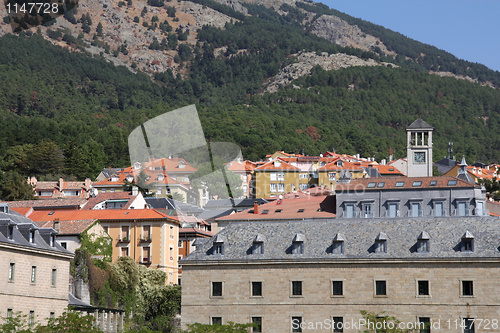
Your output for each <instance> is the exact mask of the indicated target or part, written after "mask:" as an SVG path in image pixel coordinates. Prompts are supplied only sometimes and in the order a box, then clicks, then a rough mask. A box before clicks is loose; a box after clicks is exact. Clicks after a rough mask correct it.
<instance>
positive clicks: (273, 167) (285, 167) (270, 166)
mask: <svg viewBox="0 0 500 333" xmlns="http://www.w3.org/2000/svg"><path fill="white" fill-rule="evenodd" d="M276 162H280V164H279V166H277V165H276V164H277V163H276ZM271 170H275V171H282V170H290V171H292V170H293V171H299V170H300V169H299V168H297V167H295V166H293V165H291V164H289V163H287V162H285V161H283V160H281V159H280V158H277V159H275V160H273V161H269V162H267V163H266V164H264V165H261V166H260V167H258V168H255V171H271Z"/></svg>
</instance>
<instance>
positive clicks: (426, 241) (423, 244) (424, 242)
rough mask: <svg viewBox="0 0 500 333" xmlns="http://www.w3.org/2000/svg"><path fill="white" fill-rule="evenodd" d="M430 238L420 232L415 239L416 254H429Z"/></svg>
mask: <svg viewBox="0 0 500 333" xmlns="http://www.w3.org/2000/svg"><path fill="white" fill-rule="evenodd" d="M430 239H431V237H430V236H429V234H428V233H427V232H425V231H422V233H420V235H419V236H418V239H417V252H418V253H429V252H430V245H431V241H430Z"/></svg>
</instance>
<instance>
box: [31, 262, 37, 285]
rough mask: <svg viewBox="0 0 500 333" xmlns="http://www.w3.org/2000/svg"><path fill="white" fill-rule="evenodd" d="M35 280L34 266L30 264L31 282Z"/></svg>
mask: <svg viewBox="0 0 500 333" xmlns="http://www.w3.org/2000/svg"><path fill="white" fill-rule="evenodd" d="M35 282H36V266H31V283H35Z"/></svg>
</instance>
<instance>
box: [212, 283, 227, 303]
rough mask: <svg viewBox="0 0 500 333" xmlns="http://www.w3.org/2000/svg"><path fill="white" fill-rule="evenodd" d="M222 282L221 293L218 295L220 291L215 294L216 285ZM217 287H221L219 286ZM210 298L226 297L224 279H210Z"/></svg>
mask: <svg viewBox="0 0 500 333" xmlns="http://www.w3.org/2000/svg"><path fill="white" fill-rule="evenodd" d="M219 283H220V295H218V294H219V293H217V295H216V294H215V291H216V289H215V286H216V284H217V285H218V284H219ZM217 289H219V288H218V287H217ZM210 298H215V299H220V298H224V281H210Z"/></svg>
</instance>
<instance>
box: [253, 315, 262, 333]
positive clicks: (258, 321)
mask: <svg viewBox="0 0 500 333" xmlns="http://www.w3.org/2000/svg"><path fill="white" fill-rule="evenodd" d="M252 324H254V325H255V326H254V327H253V329H252V332H254V333H261V332H262V317H252Z"/></svg>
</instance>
